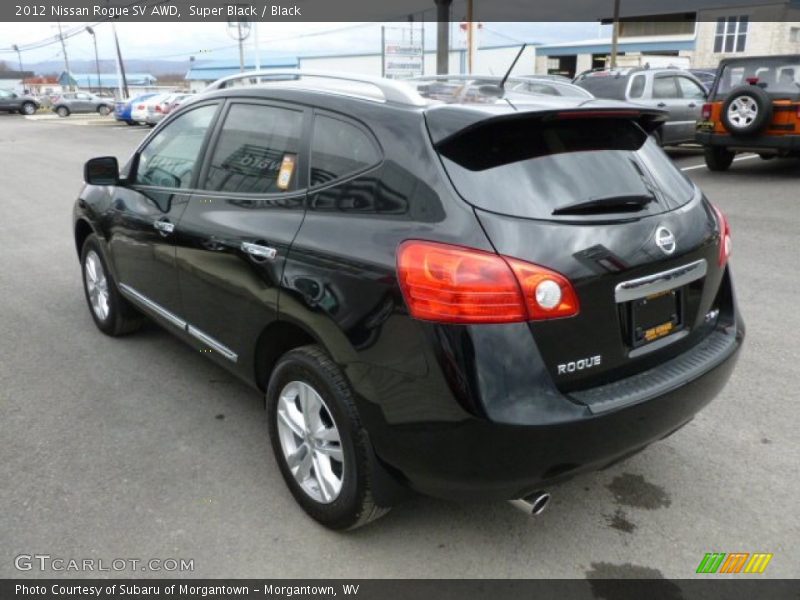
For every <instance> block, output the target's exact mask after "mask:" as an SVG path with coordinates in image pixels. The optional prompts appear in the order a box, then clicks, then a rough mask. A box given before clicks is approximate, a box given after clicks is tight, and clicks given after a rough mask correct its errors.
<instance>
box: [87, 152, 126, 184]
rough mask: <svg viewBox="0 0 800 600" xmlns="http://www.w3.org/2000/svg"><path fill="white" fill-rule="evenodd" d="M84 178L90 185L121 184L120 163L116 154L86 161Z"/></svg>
mask: <svg viewBox="0 0 800 600" xmlns="http://www.w3.org/2000/svg"><path fill="white" fill-rule="evenodd" d="M83 180H84V181H85V182H86V183H88V184H90V185H117V184H119V165H118V164H117V159H116V158H115V157H114V156H101V157H99V158H92V159H90V160H88V161H86V164H85V165H84V166H83Z"/></svg>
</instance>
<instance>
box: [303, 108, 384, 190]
mask: <svg viewBox="0 0 800 600" xmlns="http://www.w3.org/2000/svg"><path fill="white" fill-rule="evenodd" d="M380 161H381V154H380V151H379V150H378V146H377V144H376V143H375V142H374V141H373V139H372V136H371V135H369V134H368V133H367V132H366V131H364V130H363V129H362V128H361V127H359V126H357V125H355V124H353V123H350V122H348V121H344V120H342V119H339V118H335V117H331V116H328V115H323V114H317V115H316V117H315V118H314V133H313V137H312V138H311V185H312V186H315V185H324V184H326V183H329V182H331V181H335V180H337V179H342V178H344V177H348V176H350V175H354V174H356V173H359V172H361V171H364V170H366V169H368V168H370V167H372V166H374V165H376V164H378V163H379V162H380Z"/></svg>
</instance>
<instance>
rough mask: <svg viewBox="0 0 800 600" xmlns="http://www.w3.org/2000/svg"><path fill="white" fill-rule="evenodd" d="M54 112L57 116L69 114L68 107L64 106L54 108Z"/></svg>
mask: <svg viewBox="0 0 800 600" xmlns="http://www.w3.org/2000/svg"><path fill="white" fill-rule="evenodd" d="M56 114H57V115H58V116H59V117H68V116H69V109H68V108H67V107H66V106H59V107H58V108H57V109H56Z"/></svg>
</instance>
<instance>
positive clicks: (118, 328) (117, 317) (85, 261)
mask: <svg viewBox="0 0 800 600" xmlns="http://www.w3.org/2000/svg"><path fill="white" fill-rule="evenodd" d="M81 276H82V277H81V279H82V280H83V292H84V294H85V296H86V303H87V304H88V305H89V313H90V314H91V315H92V319H93V320H94V323H95V325H97V328H98V329H99V330H100V331H102V332H103V333H105V334H106V335H110V336H114V337H116V336H120V335H125V334H127V333H132V332H134V331H136V330H137V329H139V327H140V326H141V325H142V321H143V320H144V317H142V315H141V314H140V313H138V312H137V311H136V309H135V308H133V306H132V305H131V304H130V303H129V302H128V301H127V300H126V299H125V298H123V297H122V295H120V293H119V289H117V284H116V283H115V282H114V279H113V277H112V276H111V272H110V271H109V269H108V266H107V264H106V259H105V257H104V256H103V252H102V250H101V248H100V242H99V241H98V239H97V236H95V235H94V234H91V235H90V236H89V237H87V238H86V241H85V242H84V244H83V248H82V249H81ZM102 281H104V282H105V283H104V284H103V283H102ZM92 282H94V283H92ZM93 290H94V291H93ZM103 291H104V292H105V293H104V294H103ZM103 297H104V298H105V302H103ZM103 306H104V307H105V310H102V307H103Z"/></svg>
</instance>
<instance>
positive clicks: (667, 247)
mask: <svg viewBox="0 0 800 600" xmlns="http://www.w3.org/2000/svg"><path fill="white" fill-rule="evenodd" d="M656 246H658V247H659V248H661V250H662V251H663V252H664V254H672V253H673V252H675V236H674V235H673V234H672V232H671V231H670V230H669V229H667V228H666V227H659V228H658V229H656Z"/></svg>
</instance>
